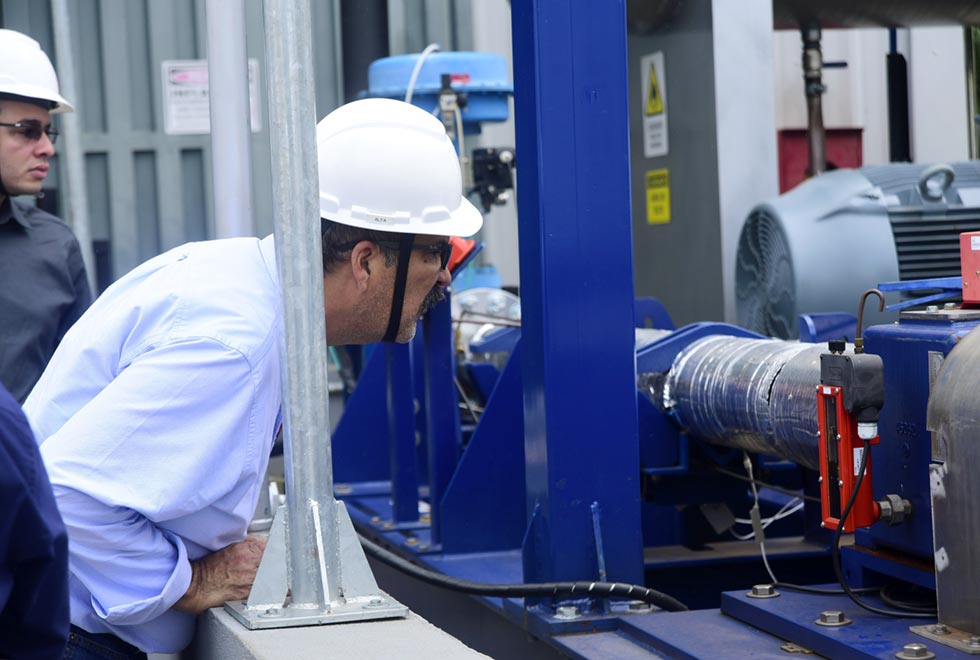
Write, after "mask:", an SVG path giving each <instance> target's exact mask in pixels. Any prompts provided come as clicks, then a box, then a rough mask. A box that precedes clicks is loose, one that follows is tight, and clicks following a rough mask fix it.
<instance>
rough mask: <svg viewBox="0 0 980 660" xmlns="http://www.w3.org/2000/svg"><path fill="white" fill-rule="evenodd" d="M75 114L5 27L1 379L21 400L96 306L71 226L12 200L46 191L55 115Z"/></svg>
mask: <svg viewBox="0 0 980 660" xmlns="http://www.w3.org/2000/svg"><path fill="white" fill-rule="evenodd" d="M72 110H73V108H72V105H71V104H70V103H69V102H68V101H66V100H65V99H64V98H62V97H61V94H60V93H59V91H58V78H57V77H56V76H55V72H54V68H53V67H52V66H51V61H50V60H49V59H48V56H47V55H45V54H44V51H42V50H41V47H40V46H39V45H38V43H37V42H36V41H34V40H33V39H31V38H30V37H28V36H27V35H24V34H21V33H20V32H15V31H13V30H0V281H3V283H4V286H3V287H2V288H0V336H2V337H3V341H2V342H0V382H2V383H3V384H4V385H6V386H7V389H9V390H10V391H11V393H12V394H13V395H14V397H15V398H16V399H17V400H18V401H20V402H22V403H23V401H24V399H26V398H27V394H28V393H29V392H30V391H31V388H32V387H33V386H34V383H35V382H36V381H37V379H38V378H39V377H40V376H41V372H42V371H44V366H45V365H46V364H47V362H48V359H50V357H51V355H52V354H53V353H54V350H55V348H57V346H58V343H59V342H60V341H61V338H62V337H64V335H65V332H67V330H68V328H69V327H71V325H72V324H73V323H74V322H75V321H76V320H78V318H79V317H80V316H81V315H82V312H84V311H85V308H86V307H88V305H89V303H91V301H92V296H91V293H90V291H89V287H88V280H87V279H86V277H85V266H84V264H83V262H82V255H81V250H80V249H79V247H78V241H76V240H75V236H74V235H73V234H72V232H71V230H70V229H69V228H68V226H67V225H66V224H65V223H63V222H62V221H61V220H59V219H58V218H56V217H54V216H53V215H50V214H48V213H45V212H44V211H42V210H40V209H38V208H35V207H34V206H33V205H31V204H27V203H24V202H21V201H16V200H14V199H13V197H14V196H16V195H39V194H40V193H41V187H42V185H43V184H44V180H45V178H46V177H47V175H48V170H49V162H48V161H49V160H50V159H51V157H52V156H54V152H55V149H54V142H55V139H56V138H57V137H58V132H57V131H56V130H54V129H53V128H52V127H51V117H50V115H51V114H53V113H58V112H72Z"/></svg>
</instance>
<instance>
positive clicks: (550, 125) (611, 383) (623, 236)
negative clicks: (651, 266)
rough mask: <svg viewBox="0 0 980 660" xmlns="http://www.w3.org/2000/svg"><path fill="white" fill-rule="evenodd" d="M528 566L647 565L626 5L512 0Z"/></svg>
mask: <svg viewBox="0 0 980 660" xmlns="http://www.w3.org/2000/svg"><path fill="white" fill-rule="evenodd" d="M511 14H512V21H513V35H514V79H515V81H516V83H515V98H514V103H515V117H516V134H517V150H518V153H519V154H520V158H521V166H520V167H519V168H518V173H517V176H518V183H519V186H518V190H519V191H520V192H519V195H518V211H519V214H518V215H519V226H518V230H519V237H520V260H521V301H522V302H521V304H522V328H521V331H522V344H523V351H522V352H523V365H522V366H523V380H524V419H525V440H524V444H525V454H526V480H527V498H528V500H527V503H528V513H529V519H530V521H531V522H530V527H529V530H528V535H527V537H526V539H525V547H524V571H525V574H524V578H525V579H526V580H528V581H547V580H574V579H588V578H594V577H595V576H596V574H597V557H596V554H595V550H594V548H595V538H594V535H593V527H592V517H591V511H590V505H591V504H592V503H593V502H598V503H599V506H600V508H601V510H602V520H601V521H600V528H601V533H602V536H603V545H604V549H605V564H606V569H607V572H608V577H609V579H611V580H619V581H627V582H634V583H635V582H640V581H642V578H643V558H642V540H641V532H640V485H639V474H640V466H639V449H638V440H637V412H636V374H635V371H634V364H633V359H634V354H633V342H634V336H633V258H632V226H631V217H632V213H631V210H630V185H629V180H630V167H629V163H630V160H629V112H628V103H629V94H628V80H627V73H626V11H625V3H624V2H623V1H622V0H603V1H602V2H578V1H576V2H566V1H565V0H515V2H513V3H512V6H511Z"/></svg>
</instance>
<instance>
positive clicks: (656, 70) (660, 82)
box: [636, 51, 670, 222]
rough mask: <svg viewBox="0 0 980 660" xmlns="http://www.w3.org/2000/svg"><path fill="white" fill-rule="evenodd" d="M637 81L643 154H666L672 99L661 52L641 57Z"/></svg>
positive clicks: (668, 149)
mask: <svg viewBox="0 0 980 660" xmlns="http://www.w3.org/2000/svg"><path fill="white" fill-rule="evenodd" d="M637 82H639V88H638V89H637V92H639V93H638V95H637V96H636V101H638V105H639V108H637V110H638V111H639V112H641V113H642V115H641V116H642V118H643V157H644V158H659V157H660V156H666V155H667V154H668V153H669V151H670V141H669V137H670V136H669V131H668V127H667V113H668V112H669V111H670V109H669V107H668V106H669V104H668V101H669V100H670V99H669V98H668V96H667V94H668V90H667V69H666V65H665V62H664V54H663V52H662V51H657V52H655V53H650V54H648V55H644V56H643V57H641V58H640V78H639V80H638V81H637ZM658 165H659V163H658ZM664 222H667V221H666V220H665V221H664Z"/></svg>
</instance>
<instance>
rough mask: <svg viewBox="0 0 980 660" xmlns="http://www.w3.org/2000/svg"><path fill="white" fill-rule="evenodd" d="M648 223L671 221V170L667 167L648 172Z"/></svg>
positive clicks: (662, 223)
mask: <svg viewBox="0 0 980 660" xmlns="http://www.w3.org/2000/svg"><path fill="white" fill-rule="evenodd" d="M645 187H646V191H647V224H648V225H665V224H667V223H668V222H670V172H669V171H668V170H667V168H663V169H659V170H650V171H649V172H647V173H646V186H645Z"/></svg>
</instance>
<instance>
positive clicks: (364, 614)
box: [225, 592, 408, 630]
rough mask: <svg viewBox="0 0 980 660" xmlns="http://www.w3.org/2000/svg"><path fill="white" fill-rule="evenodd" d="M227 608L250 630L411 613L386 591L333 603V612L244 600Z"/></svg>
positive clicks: (391, 617) (382, 617)
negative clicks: (252, 604) (254, 604)
mask: <svg viewBox="0 0 980 660" xmlns="http://www.w3.org/2000/svg"><path fill="white" fill-rule="evenodd" d="M225 610H226V611H228V613H229V614H231V615H232V616H233V617H235V618H236V619H238V621H239V623H241V624H242V625H243V626H245V627H246V628H248V629H249V630H264V629H268V628H293V627H297V626H323V625H328V624H331V623H348V622H351V621H373V620H376V619H396V618H401V617H406V616H408V607H406V606H405V605H402V604H401V603H399V602H398V601H397V600H395V599H394V598H392V597H391V596H389V595H388V594H386V593H383V592H382V593H381V594H379V595H378V596H370V597H367V598H353V599H351V600H350V601H348V602H346V603H340V604H336V605H334V606H333V609H331V610H330V611H329V612H321V611H318V610H311V609H308V608H299V607H290V606H288V605H287V606H286V607H281V608H277V607H269V608H251V609H250V608H248V607H247V606H246V605H245V601H244V600H234V601H229V602H227V603H225Z"/></svg>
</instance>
